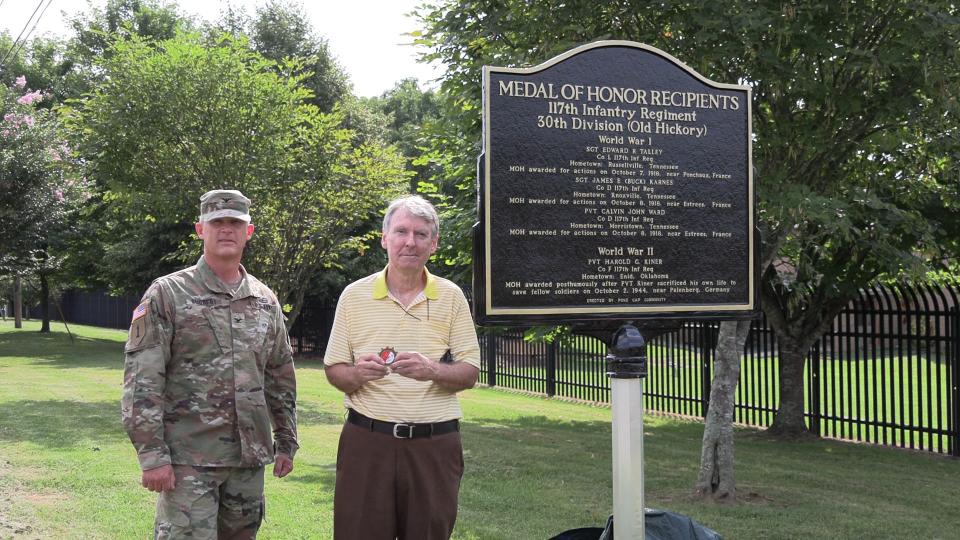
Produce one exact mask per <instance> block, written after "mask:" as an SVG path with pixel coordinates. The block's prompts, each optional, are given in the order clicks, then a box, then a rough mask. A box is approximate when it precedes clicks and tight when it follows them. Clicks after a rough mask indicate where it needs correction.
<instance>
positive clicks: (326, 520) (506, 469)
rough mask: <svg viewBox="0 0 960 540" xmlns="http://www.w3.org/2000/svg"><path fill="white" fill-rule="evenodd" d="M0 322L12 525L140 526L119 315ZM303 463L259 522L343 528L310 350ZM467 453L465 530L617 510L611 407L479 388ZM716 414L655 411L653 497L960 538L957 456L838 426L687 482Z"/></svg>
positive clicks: (1, 522) (732, 524)
mask: <svg viewBox="0 0 960 540" xmlns="http://www.w3.org/2000/svg"><path fill="white" fill-rule="evenodd" d="M38 328H39V324H38V323H36V322H33V321H28V322H27V323H26V324H25V328H24V329H23V330H14V329H13V324H12V322H9V321H8V322H0V539H6V538H18V539H19V538H24V539H26V538H30V539H33V538H43V539H46V538H71V539H73V538H96V539H101V538H102V539H112V538H116V539H137V538H149V537H150V536H151V534H152V521H153V506H154V503H155V495H154V494H152V493H150V492H148V491H146V490H144V489H143V488H141V487H140V485H139V471H138V469H137V462H136V458H135V456H134V453H133V448H132V446H131V445H130V443H129V442H128V440H127V438H126V434H125V433H124V432H123V429H122V427H121V425H120V412H119V399H120V384H121V377H122V341H123V339H124V333H123V332H117V331H113V330H103V329H98V328H92V327H83V326H71V329H72V330H73V331H74V332H75V334H76V340H75V341H74V342H71V341H70V339H69V338H68V337H67V334H66V333H65V332H64V331H63V326H62V325H55V326H54V333H52V334H39V333H37V329H38ZM297 369H298V371H297V374H298V379H299V385H300V402H299V415H300V437H301V446H302V448H301V450H300V453H299V454H298V456H297V460H296V469H295V470H294V472H293V473H292V475H291V476H290V477H288V478H285V479H283V480H278V479H276V478H273V477H272V476H268V479H267V488H266V489H267V497H268V503H267V506H268V509H267V521H266V523H265V525H264V527H263V528H262V529H261V535H260V538H267V539H295V538H318V539H326V538H330V537H331V521H332V514H331V511H332V499H333V479H334V463H335V458H336V447H337V437H338V434H339V430H340V426H341V424H342V418H343V409H342V398H341V395H340V394H339V393H338V392H337V391H336V390H334V389H333V388H332V387H330V386H329V385H328V384H327V382H326V380H325V378H324V376H323V373H322V368H321V367H320V365H319V362H317V361H315V360H314V361H307V360H304V361H301V362H300V363H299V364H298V368H297ZM462 401H463V405H464V410H465V414H466V423H465V425H464V431H463V437H464V448H465V452H466V456H465V457H466V465H467V471H466V475H465V477H464V480H463V485H462V489H461V498H460V515H459V519H458V522H457V529H456V532H455V533H454V538H457V539H507V540H513V539H541V538H542V539H545V538H549V537H550V536H552V535H554V534H557V533H559V532H561V531H563V530H566V529H570V528H574V527H583V526H600V525H601V524H602V523H603V522H604V521H605V520H606V516H607V515H608V513H609V512H610V511H611V507H612V502H611V485H612V480H611V464H610V456H611V452H610V410H609V409H608V408H605V407H594V406H589V405H583V404H575V403H568V402H563V401H558V400H548V399H541V398H536V397H530V396H525V395H520V394H516V393H511V392H504V391H499V390H495V389H486V388H480V389H474V390H470V391H467V392H465V393H464V394H463V396H462ZM702 432H703V427H702V425H701V424H699V423H694V422H685V421H680V420H675V419H668V418H662V417H648V418H647V421H646V436H645V455H646V490H645V491H646V502H647V506H650V507H656V508H665V509H669V510H672V511H675V512H679V513H682V514H686V515H689V516H691V517H693V518H694V519H696V520H698V521H700V522H701V523H703V524H705V525H706V526H708V527H711V528H713V529H715V530H717V531H718V532H720V533H721V534H723V536H724V538H726V539H728V540H729V539H751V538H757V539H761V538H762V539H775V538H783V539H788V538H790V539H793V538H817V539H820V538H838V539H839V538H842V539H846V538H892V539H893V538H896V539H899V538H907V537H910V538H924V539H932V538H943V539H947V538H956V537H957V534H958V533H957V531H960V513H958V512H957V511H956V508H957V497H956V494H957V486H958V485H960V461H958V460H955V459H950V458H944V457H938V456H933V455H927V454H922V453H914V452H907V451H902V450H893V449H886V448H879V447H873V446H865V445H856V444H848V443H840V442H836V441H816V440H814V441H803V442H782V441H774V440H770V439H768V438H766V437H765V436H763V435H762V434H761V433H758V432H755V431H751V430H741V431H738V432H737V485H738V488H739V494H740V498H741V502H740V503H738V504H734V505H717V504H712V503H701V502H697V501H694V500H692V499H691V498H690V496H689V493H690V491H691V488H692V486H693V483H694V481H695V479H696V475H697V469H698V466H699V456H700V438H701V436H702Z"/></svg>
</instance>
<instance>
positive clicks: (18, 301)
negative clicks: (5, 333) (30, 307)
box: [13, 276, 23, 328]
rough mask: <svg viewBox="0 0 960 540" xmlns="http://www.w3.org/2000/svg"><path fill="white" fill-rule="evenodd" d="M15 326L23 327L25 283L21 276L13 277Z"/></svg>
mask: <svg viewBox="0 0 960 540" xmlns="http://www.w3.org/2000/svg"><path fill="white" fill-rule="evenodd" d="M13 327H14V328H23V284H22V283H21V282H20V276H14V278H13Z"/></svg>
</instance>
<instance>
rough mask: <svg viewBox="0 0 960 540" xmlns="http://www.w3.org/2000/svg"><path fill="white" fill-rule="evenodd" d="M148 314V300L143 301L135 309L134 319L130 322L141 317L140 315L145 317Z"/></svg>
mask: <svg viewBox="0 0 960 540" xmlns="http://www.w3.org/2000/svg"><path fill="white" fill-rule="evenodd" d="M146 314H147V302H142V303H141V304H140V305H139V306H137V309H134V310H133V319H131V320H130V322H133V321H135V320H137V319H139V318H140V317H143V316H144V315H146Z"/></svg>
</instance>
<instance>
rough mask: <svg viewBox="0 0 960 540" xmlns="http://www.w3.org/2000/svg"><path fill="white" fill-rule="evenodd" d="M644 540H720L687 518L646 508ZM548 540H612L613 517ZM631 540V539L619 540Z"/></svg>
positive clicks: (720, 539) (708, 530)
mask: <svg viewBox="0 0 960 540" xmlns="http://www.w3.org/2000/svg"><path fill="white" fill-rule="evenodd" d="M644 533H645V537H646V538H644V540H722V537H721V536H720V535H719V534H717V533H716V532H715V531H713V530H710V529H708V528H706V527H704V526H703V525H701V524H699V523H697V522H696V521H694V520H692V519H690V518H689V517H687V516H684V515H681V514H675V513H673V512H667V511H666V510H656V509H653V508H647V510H646V515H645V516H644ZM550 540H613V516H610V517H609V518H608V519H607V526H606V527H605V528H600V527H583V528H579V529H570V530H568V531H564V532H562V533H560V534H558V535H556V536H554V537H553V538H551V539H550ZM621 540H631V539H621Z"/></svg>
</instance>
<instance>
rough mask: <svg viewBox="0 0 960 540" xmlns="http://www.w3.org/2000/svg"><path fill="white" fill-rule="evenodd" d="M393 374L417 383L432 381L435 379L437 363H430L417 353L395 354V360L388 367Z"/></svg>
mask: <svg viewBox="0 0 960 540" xmlns="http://www.w3.org/2000/svg"><path fill="white" fill-rule="evenodd" d="M390 369H392V370H393V371H394V373H399V374H400V375H403V376H404V377H409V378H411V379H416V380H418V381H432V380H433V379H434V378H436V371H437V363H436V362H431V361H430V360H429V359H428V358H427V357H426V356H424V355H422V354H420V353H418V352H401V353H397V360H396V362H394V363H393V365H392V366H390Z"/></svg>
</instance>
